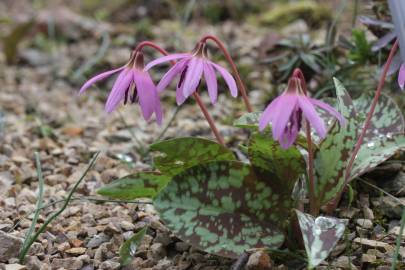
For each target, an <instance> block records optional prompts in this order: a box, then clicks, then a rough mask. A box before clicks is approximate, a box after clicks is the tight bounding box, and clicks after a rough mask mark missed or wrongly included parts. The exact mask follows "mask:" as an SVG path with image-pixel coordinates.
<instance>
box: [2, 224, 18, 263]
mask: <svg viewBox="0 0 405 270" xmlns="http://www.w3.org/2000/svg"><path fill="white" fill-rule="evenodd" d="M22 243H23V240H22V239H21V238H18V237H15V236H13V235H10V234H7V233H5V232H3V231H0V262H7V261H8V260H9V259H11V258H16V257H17V256H18V252H19V251H20V248H21V246H22Z"/></svg>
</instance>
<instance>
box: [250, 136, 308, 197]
mask: <svg viewBox="0 0 405 270" xmlns="http://www.w3.org/2000/svg"><path fill="white" fill-rule="evenodd" d="M248 154H249V159H250V163H251V164H252V165H253V166H255V167H259V168H261V169H264V170H268V171H271V172H274V173H275V175H276V176H277V177H276V178H274V179H272V181H278V182H279V184H280V185H282V186H284V187H285V188H286V189H287V190H292V189H293V187H294V184H295V182H296V181H297V180H298V178H299V177H300V175H303V174H304V173H305V170H306V164H305V160H304V158H303V156H302V155H301V153H300V151H298V149H297V148H296V147H294V146H292V147H290V148H288V149H283V148H281V147H280V144H279V143H278V142H276V141H274V140H273V139H272V138H271V134H268V133H267V132H263V133H254V134H252V136H251V138H250V142H249V152H248Z"/></svg>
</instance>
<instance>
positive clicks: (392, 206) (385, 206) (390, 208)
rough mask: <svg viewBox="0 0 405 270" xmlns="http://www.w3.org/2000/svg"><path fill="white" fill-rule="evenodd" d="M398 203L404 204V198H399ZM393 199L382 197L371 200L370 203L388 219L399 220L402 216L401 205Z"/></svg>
mask: <svg viewBox="0 0 405 270" xmlns="http://www.w3.org/2000/svg"><path fill="white" fill-rule="evenodd" d="M398 200H399V201H402V203H405V198H399V199H398ZM398 200H395V199H394V198H391V197H389V196H383V197H380V198H377V199H376V200H373V201H372V203H373V205H374V206H375V207H377V208H378V209H379V211H381V213H382V214H384V215H385V216H387V217H389V218H394V219H400V218H401V215H402V208H403V206H402V204H401V203H400V202H399V201H398Z"/></svg>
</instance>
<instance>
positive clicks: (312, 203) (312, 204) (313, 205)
mask: <svg viewBox="0 0 405 270" xmlns="http://www.w3.org/2000/svg"><path fill="white" fill-rule="evenodd" d="M293 76H296V77H298V78H300V80H301V86H302V89H303V91H304V94H305V96H308V89H307V83H306V82H305V77H304V74H302V71H301V70H300V69H295V70H294V73H293ZM305 126H306V129H305V133H306V138H307V145H308V180H309V208H310V209H309V211H310V214H311V215H313V216H318V214H319V206H318V204H317V201H316V196H315V177H314V150H313V147H312V146H313V145H312V137H311V124H310V123H309V121H308V120H305Z"/></svg>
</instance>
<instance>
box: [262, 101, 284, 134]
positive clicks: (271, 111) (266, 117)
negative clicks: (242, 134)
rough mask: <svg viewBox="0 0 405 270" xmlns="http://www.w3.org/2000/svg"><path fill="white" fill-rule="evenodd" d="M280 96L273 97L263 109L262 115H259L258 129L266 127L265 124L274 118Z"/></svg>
mask: <svg viewBox="0 0 405 270" xmlns="http://www.w3.org/2000/svg"><path fill="white" fill-rule="evenodd" d="M280 98H281V96H279V97H277V98H275V99H274V100H273V101H272V102H271V103H270V104H269V105H268V106H267V108H266V109H265V110H264V112H263V113H262V115H261V116H260V119H259V130H260V131H262V130H263V129H265V128H266V126H267V125H268V124H269V122H270V121H272V119H274V115H275V114H276V110H277V107H276V106H277V102H278V101H279V100H280Z"/></svg>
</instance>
